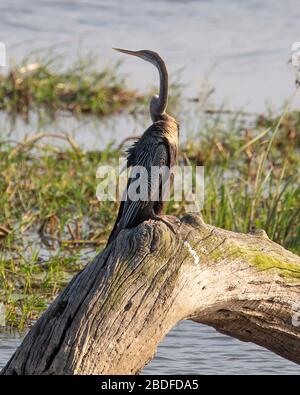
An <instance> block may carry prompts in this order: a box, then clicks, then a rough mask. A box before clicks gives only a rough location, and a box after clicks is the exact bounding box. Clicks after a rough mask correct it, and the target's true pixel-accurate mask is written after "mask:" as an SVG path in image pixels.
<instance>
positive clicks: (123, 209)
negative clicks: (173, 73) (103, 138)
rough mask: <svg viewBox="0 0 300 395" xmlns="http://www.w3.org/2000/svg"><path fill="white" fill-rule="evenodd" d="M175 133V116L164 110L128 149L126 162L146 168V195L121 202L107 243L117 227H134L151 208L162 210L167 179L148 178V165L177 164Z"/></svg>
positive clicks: (176, 133)
mask: <svg viewBox="0 0 300 395" xmlns="http://www.w3.org/2000/svg"><path fill="white" fill-rule="evenodd" d="M178 133H179V127H178V124H177V122H176V121H175V119H174V118H172V117H170V116H169V115H167V114H164V115H163V116H162V119H161V120H159V121H156V122H154V123H153V124H152V125H151V126H150V127H149V128H148V129H147V130H146V131H145V133H144V134H143V136H142V137H141V138H140V139H139V140H138V141H137V142H135V143H134V144H133V146H132V147H131V148H130V149H129V150H128V156H127V166H128V167H134V166H143V167H144V168H145V169H146V170H147V174H148V196H149V199H148V201H141V200H138V201H131V200H130V199H127V200H126V201H122V202H121V205H120V208H119V213H118V217H117V220H116V223H115V226H114V228H113V231H112V233H111V235H110V237H109V240H108V244H109V243H110V242H111V241H112V240H113V239H115V237H116V236H117V235H118V233H119V232H120V230H122V229H126V228H132V227H135V226H137V225H138V224H140V223H141V222H143V221H145V220H147V219H149V218H151V213H152V210H154V212H155V214H157V215H159V214H160V213H161V211H162V209H163V200H162V196H161V193H162V190H163V186H164V185H165V183H166V182H168V181H169V180H167V179H160V180H159V179H157V180H153V179H151V166H159V167H161V166H166V167H168V168H169V169H170V168H172V167H173V166H174V165H175V164H176V159H177V151H178V145H177V144H178V143H177V141H178ZM132 182H133V179H132V178H129V181H128V184H127V191H128V189H129V188H130V185H131V184H132ZM151 186H152V189H151ZM153 188H156V190H153ZM151 194H153V195H154V196H157V195H156V194H159V196H160V199H159V200H155V201H153V200H151ZM153 195H152V196H153Z"/></svg>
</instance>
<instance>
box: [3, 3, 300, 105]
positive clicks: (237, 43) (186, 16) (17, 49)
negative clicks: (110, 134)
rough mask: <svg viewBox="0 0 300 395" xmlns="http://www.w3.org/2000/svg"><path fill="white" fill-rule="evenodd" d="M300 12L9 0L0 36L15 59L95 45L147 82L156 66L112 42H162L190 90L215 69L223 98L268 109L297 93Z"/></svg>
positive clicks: (104, 59)
mask: <svg viewBox="0 0 300 395" xmlns="http://www.w3.org/2000/svg"><path fill="white" fill-rule="evenodd" d="M299 19H300V3H299V1H298V0H285V1H284V2H283V1H281V0H264V1H263V2H262V1H259V0H244V1H238V0H214V1H205V0H151V1H146V0H131V1H128V2H125V1H122V0H68V1H55V0H54V1H53V0H51V1H50V0H31V1H30V2H29V1H28V2H24V1H22V0H1V2H0V37H1V38H0V41H3V42H4V43H5V44H6V46H7V57H8V58H9V59H10V60H12V61H17V60H20V59H22V58H23V57H24V56H28V54H29V53H30V52H34V51H36V50H42V49H44V50H47V49H48V48H49V46H51V47H52V48H54V49H55V53H57V54H63V55H64V57H65V59H66V60H67V61H68V60H72V59H74V58H76V57H77V56H78V54H79V55H84V54H86V53H87V52H91V51H92V52H93V53H95V54H98V55H99V62H100V63H102V64H103V63H104V64H108V63H109V62H115V61H117V60H120V59H124V60H125V61H124V64H123V67H122V69H123V70H124V71H125V72H126V73H127V74H128V78H129V80H130V84H131V85H134V86H136V87H137V88H139V89H144V88H145V87H146V86H147V85H153V82H154V78H156V72H155V71H154V69H153V66H152V65H150V64H146V63H143V62H141V61H138V60H137V59H135V58H129V57H126V56H122V55H120V54H118V53H115V52H113V51H112V50H111V48H112V47H114V46H118V47H125V48H132V49H142V48H149V49H154V50H157V51H159V52H160V53H161V54H162V55H163V57H164V58H165V60H166V62H167V64H168V67H169V70H170V74H171V76H172V75H174V73H175V72H176V71H178V70H180V69H181V68H184V70H183V75H182V77H183V81H184V82H185V83H186V84H187V91H188V94H189V95H191V96H194V95H197V94H198V93H199V90H201V89H200V88H201V85H202V83H203V81H204V80H206V78H207V77H208V78H209V80H210V82H211V83H212V84H213V85H214V86H215V88H216V93H215V97H216V99H217V100H219V101H222V100H223V99H224V98H230V102H231V103H233V104H234V105H235V106H236V107H238V108H240V107H242V106H246V107H247V109H248V110H253V109H255V110H260V109H262V108H264V105H265V103H266V102H272V103H274V104H275V105H281V104H282V101H283V100H284V99H286V98H288V97H290V96H291V93H292V90H293V80H294V75H293V72H292V70H291V67H290V66H288V65H287V60H288V59H289V58H290V56H291V45H292V43H294V42H296V41H300V32H299Z"/></svg>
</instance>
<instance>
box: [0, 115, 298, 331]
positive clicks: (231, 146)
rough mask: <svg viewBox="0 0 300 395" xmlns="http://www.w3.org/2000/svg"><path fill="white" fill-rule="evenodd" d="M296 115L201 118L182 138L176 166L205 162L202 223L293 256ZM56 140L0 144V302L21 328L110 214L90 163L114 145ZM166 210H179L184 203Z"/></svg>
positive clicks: (108, 160)
mask: <svg viewBox="0 0 300 395" xmlns="http://www.w3.org/2000/svg"><path fill="white" fill-rule="evenodd" d="M298 121H299V114H298V113H296V112H292V113H287V114H286V115H285V116H282V117H281V118H280V117H279V118H278V117H276V116H273V115H272V114H268V116H267V115H266V116H264V117H262V116H259V117H258V118H257V119H255V120H254V122H253V121H251V122H250V121H248V120H246V119H244V118H243V117H235V116H232V117H228V116H225V117H222V116H212V115H210V116H209V118H208V119H207V121H206V122H205V123H204V124H203V126H202V128H201V130H199V131H198V132H197V133H194V137H193V139H191V140H187V141H186V142H185V143H184V144H182V146H181V149H180V158H179V162H180V164H185V163H186V162H188V163H192V164H193V165H205V202H204V208H203V211H202V214H203V216H204V219H205V221H206V222H209V223H211V224H213V225H216V226H219V227H222V228H225V229H230V230H234V231H238V232H247V231H249V229H251V228H252V227H258V228H263V229H265V230H266V232H267V233H268V235H269V237H270V238H271V239H273V240H274V241H276V242H278V243H280V244H282V245H283V246H284V247H286V248H288V249H290V250H291V251H293V252H295V253H297V254H299V253H300V224H299V214H300V205H299V201H300V182H299V181H300V173H299V169H300V155H299V141H300V124H299V122H298ZM64 138H65V139H66V140H67V141H68V145H66V147H65V148H64V149H61V150H58V149H57V148H56V147H54V146H50V145H44V146H41V145H38V144H37V142H38V141H39V140H38V138H36V139H35V138H33V139H31V140H27V141H26V142H24V143H23V144H19V145H17V146H13V145H12V144H10V143H2V144H1V145H0V174H1V177H0V208H1V209H0V248H1V252H0V301H2V302H3V303H4V304H5V306H6V312H7V324H8V326H10V327H14V328H18V329H20V330H22V329H24V327H26V325H28V323H30V322H31V321H32V320H34V319H36V318H37V317H38V316H39V314H40V313H41V312H42V311H43V310H44V309H45V308H46V306H47V304H48V303H49V302H51V300H53V298H54V297H55V295H56V294H57V292H58V291H59V290H60V289H62V287H64V286H65V284H66V283H67V282H68V281H69V279H70V277H71V276H72V275H73V274H74V273H76V272H77V271H78V270H79V269H81V268H82V267H84V265H85V264H86V262H87V261H88V258H87V257H86V249H87V248H89V249H92V251H93V252H96V251H100V250H101V249H102V248H103V246H104V245H105V243H106V240H107V237H108V235H109V233H110V230H111V228H112V226H113V222H114V220H115V217H116V214H117V209H118V204H117V203H113V202H99V201H98V200H97V198H96V187H97V180H96V169H97V167H98V165H100V164H116V163H117V159H118V156H119V152H118V151H117V149H116V148H114V147H112V146H110V147H108V148H107V149H105V150H102V151H101V152H100V151H90V152H85V151H83V150H81V149H80V148H79V147H78V146H77V145H76V143H75V142H74V141H73V140H71V139H70V138H67V137H66V136H64ZM166 210H167V213H169V214H175V215H182V214H184V213H185V210H186V209H185V202H182V203H178V202H172V201H171V202H169V203H168V204H167V207H166ZM260 263H261V262H259V264H260Z"/></svg>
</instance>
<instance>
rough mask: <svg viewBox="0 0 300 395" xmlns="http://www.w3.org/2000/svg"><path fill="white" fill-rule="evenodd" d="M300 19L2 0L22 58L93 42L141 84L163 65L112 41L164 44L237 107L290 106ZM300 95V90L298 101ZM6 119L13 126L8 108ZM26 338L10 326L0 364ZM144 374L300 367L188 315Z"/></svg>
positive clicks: (252, 5) (253, 6)
mask: <svg viewBox="0 0 300 395" xmlns="http://www.w3.org/2000/svg"><path fill="white" fill-rule="evenodd" d="M299 19H300V3H299V1H298V0H286V1H284V2H283V1H280V0H265V1H264V2H261V1H258V0H257V1H250V0H249V1H248V0H244V1H238V0H226V1H225V0H214V1H204V0H203V1H198V0H185V1H184V0H151V1H142V0H131V1H128V2H125V1H122V0H109V1H108V0H106V1H104V0H87V1H83V0H80V1H79V0H78V1H77V0H68V1H53V0H51V1H50V0H49V1H48V0H38V1H37V0H31V1H30V2H24V1H22V0H19V1H17V0H9V1H8V0H1V2H0V41H2V42H4V43H5V44H6V46H7V57H8V58H9V60H10V61H12V62H13V61H19V60H21V59H23V58H24V56H28V54H29V53H30V52H34V51H42V50H43V49H44V50H45V53H46V52H47V50H48V48H49V46H51V47H52V48H53V50H54V52H55V53H57V54H64V57H65V59H66V61H72V60H74V59H76V57H77V56H78V55H83V56H84V54H86V53H88V52H90V51H92V52H93V53H96V54H98V55H99V64H105V65H107V64H109V63H114V62H116V61H117V60H119V59H124V63H123V64H122V67H121V71H122V72H124V73H126V74H127V75H128V82H129V85H130V86H134V87H136V88H137V89H139V90H141V91H143V90H145V89H146V88H147V87H149V86H152V85H153V84H154V83H155V78H157V76H156V72H155V71H154V70H153V67H152V66H151V65H148V64H146V63H143V62H139V61H138V60H137V59H131V58H126V57H122V56H121V55H119V54H117V53H113V51H112V50H111V47H114V46H118V47H125V48H131V49H142V48H149V49H154V50H157V51H159V52H160V53H161V54H162V55H163V57H164V58H165V60H166V62H167V64H168V66H169V71H170V75H171V76H174V75H177V74H176V73H177V72H178V70H180V69H182V72H181V80H182V81H183V82H184V83H185V85H186V88H185V96H186V97H194V96H198V95H199V94H201V93H203V91H205V89H207V82H206V81H207V80H208V81H209V84H210V85H212V86H214V87H215V88H216V90H215V93H214V96H213V100H214V102H217V103H221V102H223V100H224V99H228V101H229V102H230V105H232V106H233V107H234V108H237V109H240V108H242V107H243V108H245V109H246V110H248V111H263V110H264V109H265V105H266V103H270V104H273V105H274V106H275V107H276V106H280V105H281V104H282V102H283V101H284V100H285V99H287V98H289V97H290V96H291V94H292V92H293V90H294V73H293V71H292V69H291V67H290V66H288V65H287V60H288V59H289V58H290V56H291V45H292V43H293V42H295V41H300V32H299ZM299 104H300V103H299V98H298V99H296V101H295V102H294V105H295V106H299ZM53 127H54V126H53V125H50V126H49V125H46V126H45V128H46V129H49V130H53ZM140 127H141V123H137V122H135V120H132V119H131V120H129V119H128V118H126V117H117V118H116V117H115V118H111V119H110V120H108V121H107V123H105V124H101V125H99V123H97V124H96V126H95V124H94V121H93V120H91V119H88V120H84V121H80V122H79V123H78V121H74V119H69V118H68V119H67V120H65V121H64V122H63V123H61V124H60V125H59V127H57V128H55V130H56V131H57V130H60V131H66V132H73V133H74V134H75V135H76V140H77V141H78V142H79V143H80V144H82V145H88V146H93V147H99V145H100V144H103V143H105V142H107V141H109V139H111V138H114V137H116V136H117V139H121V138H123V137H125V136H127V135H132V134H139V133H140V132H141V129H140ZM0 128H1V130H2V131H3V130H5V129H6V128H7V123H6V120H5V119H4V118H3V117H2V118H0ZM35 128H36V126H35V123H34V122H33V123H31V124H29V125H27V126H26V128H24V125H23V124H21V126H20V125H19V126H18V125H15V126H14V127H13V129H12V130H10V133H11V136H12V138H16V139H17V138H18V137H20V136H19V135H20V134H24V132H26V133H34V132H36V130H34V129H35ZM182 129H183V130H185V129H187V125H185V124H184V123H183V125H182ZM95 130H98V134H97V135H96V134H95ZM99 135H100V136H101V142H100V141H99ZM19 342H20V339H19V337H15V336H12V335H7V334H2V335H0V367H1V366H3V365H4V363H5V362H6V361H7V360H8V358H9V357H10V355H11V354H12V352H13V351H14V349H15V348H16V347H17V345H18V344H19ZM144 373H145V374H150V373H161V374H163V373H204V374H205V373H260V374H262V373H272V374H281V373H291V374H292V373H299V367H298V366H297V365H295V364H293V363H290V362H287V361H285V360H284V359H282V358H280V357H278V356H276V355H274V354H272V353H270V352H268V351H266V350H264V349H262V348H259V347H257V346H255V345H253V344H247V343H242V342H239V341H237V340H233V339H231V338H229V337H225V336H223V335H220V334H218V333H216V332H215V331H214V330H213V329H210V328H207V327H205V326H201V325H199V324H194V323H192V322H182V323H180V324H179V325H177V326H176V327H175V328H174V329H173V330H172V331H171V333H170V334H169V335H168V336H167V337H166V339H165V340H164V341H163V343H162V344H161V345H160V347H159V349H158V353H157V356H156V358H155V359H154V360H153V361H152V362H151V363H150V364H149V365H148V366H147V367H146V368H145V370H144Z"/></svg>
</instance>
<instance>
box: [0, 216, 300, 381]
mask: <svg viewBox="0 0 300 395" xmlns="http://www.w3.org/2000/svg"><path fill="white" fill-rule="evenodd" d="M295 302H296V303H297V302H300V258H299V257H298V256H296V255H294V254H292V253H291V252H289V251H287V250H285V249H284V248H282V247H281V246H279V245H278V244H276V243H274V242H272V241H271V240H269V239H268V237H267V236H266V234H264V232H261V233H258V234H248V235H245V234H238V233H234V232H230V231H225V230H222V229H218V228H215V227H213V226H211V225H207V224H205V223H204V222H203V220H202V219H201V217H200V216H197V215H187V216H185V217H184V218H183V219H182V220H181V225H180V226H179V228H178V234H177V235H174V234H173V233H172V232H170V230H169V229H168V227H166V225H165V224H163V223H161V222H154V221H148V222H145V223H143V224H141V225H140V226H138V227H137V228H135V229H132V230H124V231H122V232H121V234H120V235H119V236H118V238H117V240H116V241H115V242H113V243H112V244H111V245H110V246H109V247H108V248H106V249H105V250H104V251H103V252H102V253H100V254H99V255H98V256H97V257H96V258H95V259H94V260H93V262H91V263H90V264H89V265H88V266H87V267H86V268H85V269H84V270H83V271H81V272H80V273H78V274H77V275H76V276H75V277H74V278H73V280H72V281H71V282H70V284H69V285H68V286H67V287H66V289H65V290H64V291H63V292H62V293H61V294H60V295H59V296H58V297H57V299H56V300H55V301H54V302H53V304H52V305H51V306H50V307H49V308H48V310H47V311H46V312H45V313H44V314H43V315H42V317H41V318H40V319H39V320H38V321H37V323H36V324H35V325H34V326H33V328H32V329H31V330H30V331H29V333H28V334H27V336H26V338H25V339H24V341H23V342H22V344H21V345H20V347H19V348H18V349H17V351H16V352H15V354H14V355H13V356H12V358H11V360H10V361H9V362H8V363H7V365H6V367H5V368H4V369H3V371H2V374H135V373H138V372H139V371H140V370H141V369H142V368H143V367H144V366H145V364H146V363H147V362H148V361H149V360H151V358H152V357H153V355H154V353H155V351H156V348H157V345H158V343H159V342H160V341H161V340H162V339H163V337H164V336H165V335H166V334H167V333H168V331H169V330H170V329H171V328H172V327H173V325H174V324H175V323H176V322H178V321H179V320H183V319H191V320H194V321H196V322H199V323H204V324H208V325H211V326H213V327H214V328H216V329H217V330H218V331H220V332H222V333H225V334H228V335H230V336H233V337H236V338H238V339H241V340H244V341H251V342H254V343H257V344H259V345H261V346H263V347H266V348H267V349H269V350H272V351H274V352H275V353H277V354H279V355H281V356H283V357H285V358H287V359H290V360H291V361H294V362H296V363H299V364H300V327H299V326H297V325H295V320H294V325H293V321H292V317H293V316H294V315H295V313H297V311H296V310H297V309H296V308H295ZM296 323H297V322H296Z"/></svg>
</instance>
